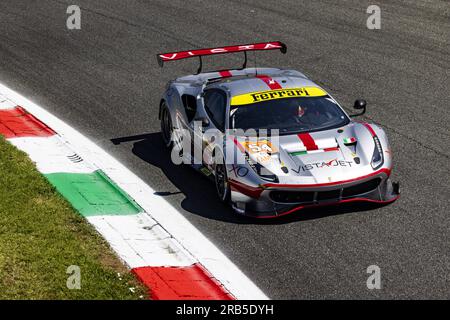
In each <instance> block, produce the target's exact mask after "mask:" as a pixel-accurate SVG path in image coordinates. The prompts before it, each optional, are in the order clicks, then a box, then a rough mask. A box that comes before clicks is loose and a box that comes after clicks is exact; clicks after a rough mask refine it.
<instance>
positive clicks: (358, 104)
mask: <svg viewBox="0 0 450 320" xmlns="http://www.w3.org/2000/svg"><path fill="white" fill-rule="evenodd" d="M366 105H367V102H366V100H363V99H358V100H356V101H355V104H354V105H353V109H356V110H362V111H361V112H360V113H355V114H351V115H350V117H357V116H361V115H363V114H364V113H366Z"/></svg>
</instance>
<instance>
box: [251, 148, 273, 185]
mask: <svg viewBox="0 0 450 320" xmlns="http://www.w3.org/2000/svg"><path fill="white" fill-rule="evenodd" d="M245 159H246V160H247V163H248V165H249V166H250V167H251V168H252V169H253V171H255V172H256V174H257V175H258V176H260V177H261V179H263V180H267V181H270V182H275V183H278V182H279V181H278V177H277V176H276V175H275V174H273V173H272V172H271V171H270V170H269V169H267V168H266V167H264V166H263V165H261V164H260V163H258V162H255V161H253V160H252V159H251V158H250V157H249V156H248V155H247V154H246V155H245Z"/></svg>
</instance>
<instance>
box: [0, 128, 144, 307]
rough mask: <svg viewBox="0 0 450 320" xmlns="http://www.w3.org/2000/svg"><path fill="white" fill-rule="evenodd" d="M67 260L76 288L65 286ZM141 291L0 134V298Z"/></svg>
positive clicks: (118, 295) (123, 295)
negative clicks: (76, 274) (75, 272)
mask: <svg viewBox="0 0 450 320" xmlns="http://www.w3.org/2000/svg"><path fill="white" fill-rule="evenodd" d="M70 265H77V266H79V267H80V270H81V289H79V290H77V289H72V290H70V289H68V288H67V286H66V282H67V279H68V277H69V276H70V274H67V273H66V271H67V268H68V267H69V266H70ZM118 274H120V277H119V276H118ZM130 288H133V289H134V290H133V291H134V292H132V290H130ZM140 297H144V298H147V297H148V295H147V291H146V289H145V288H144V287H143V286H142V285H141V284H140V283H139V282H138V280H136V279H135V278H134V276H133V275H132V274H131V273H130V272H129V270H127V269H126V268H125V266H124V265H123V264H122V262H121V261H120V260H119V259H118V258H117V257H116V256H115V255H114V253H113V252H112V251H111V249H110V248H109V247H108V245H107V243H106V242H105V241H104V240H103V239H102V238H101V236H100V235H99V234H98V233H96V231H95V230H94V229H93V227H92V226H90V225H89V224H88V222H87V221H85V220H84V219H83V218H82V217H81V216H79V215H78V214H77V213H76V212H75V211H74V209H73V208H72V207H71V205H70V204H69V203H68V202H67V201H66V200H65V199H64V198H63V197H62V196H61V195H59V194H58V193H57V192H56V191H55V189H54V188H53V187H52V185H50V183H49V182H48V181H47V180H46V179H45V177H43V176H42V175H41V174H40V173H39V172H38V171H37V170H36V168H35V166H34V164H33V163H32V162H31V161H30V160H29V159H28V157H27V156H26V154H25V153H23V152H21V151H19V150H17V149H16V148H15V147H13V146H12V145H11V144H9V143H8V142H6V141H5V139H4V138H3V137H2V136H1V135H0V299H139V298H140Z"/></svg>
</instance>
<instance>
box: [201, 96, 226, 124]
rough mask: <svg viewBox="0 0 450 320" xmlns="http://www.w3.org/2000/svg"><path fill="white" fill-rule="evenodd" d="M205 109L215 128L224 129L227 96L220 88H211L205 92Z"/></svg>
mask: <svg viewBox="0 0 450 320" xmlns="http://www.w3.org/2000/svg"><path fill="white" fill-rule="evenodd" d="M204 101H205V110H206V112H207V113H208V116H209V118H210V119H211V121H212V122H213V123H214V125H215V126H216V128H217V129H219V130H221V131H223V130H224V129H225V112H226V106H227V96H226V95H225V92H223V91H222V90H217V89H211V90H208V91H206V92H205V97H204Z"/></svg>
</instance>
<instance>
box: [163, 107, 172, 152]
mask: <svg viewBox="0 0 450 320" xmlns="http://www.w3.org/2000/svg"><path fill="white" fill-rule="evenodd" d="M161 108H162V111H161V134H162V138H163V141H164V144H165V145H166V147H167V148H171V147H172V145H173V141H172V133H173V126H172V119H171V117H170V112H169V109H168V108H167V106H166V103H165V102H163V105H162V107H161Z"/></svg>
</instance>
